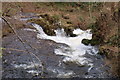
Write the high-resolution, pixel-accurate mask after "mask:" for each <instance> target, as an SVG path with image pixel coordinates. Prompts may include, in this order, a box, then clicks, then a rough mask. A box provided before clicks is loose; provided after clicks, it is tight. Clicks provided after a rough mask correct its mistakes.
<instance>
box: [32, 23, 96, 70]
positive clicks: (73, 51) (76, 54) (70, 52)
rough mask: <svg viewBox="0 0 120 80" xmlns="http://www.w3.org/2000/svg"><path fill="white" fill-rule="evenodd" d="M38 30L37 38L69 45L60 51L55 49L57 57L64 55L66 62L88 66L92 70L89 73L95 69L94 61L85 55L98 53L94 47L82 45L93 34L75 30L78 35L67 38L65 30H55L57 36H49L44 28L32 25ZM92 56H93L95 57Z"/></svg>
mask: <svg viewBox="0 0 120 80" xmlns="http://www.w3.org/2000/svg"><path fill="white" fill-rule="evenodd" d="M32 25H33V26H34V27H35V28H36V30H37V31H38V32H39V33H38V34H37V37H38V38H40V39H48V40H53V41H55V42H56V43H63V44H66V45H68V46H69V47H63V46H61V47H60V48H58V49H55V51H54V52H55V54H56V55H63V56H65V58H64V59H63V61H64V62H74V63H76V64H78V65H82V66H83V65H88V66H90V68H89V69H88V71H89V70H90V69H91V68H92V67H93V64H92V60H90V59H89V58H86V57H85V56H84V55H85V54H91V51H92V52H94V54H96V53H97V51H96V50H95V48H94V46H90V45H89V46H86V45H84V44H82V43H81V42H82V40H83V39H89V40H90V39H92V33H91V32H90V29H89V30H85V31H83V30H81V29H75V30H74V31H73V34H76V35H77V36H76V37H68V36H66V33H65V32H64V29H57V30H55V33H56V36H49V35H47V34H46V33H45V32H44V31H43V29H42V27H41V26H40V25H37V24H32ZM94 54H92V55H94Z"/></svg>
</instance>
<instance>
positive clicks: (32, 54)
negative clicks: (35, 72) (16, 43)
mask: <svg viewBox="0 0 120 80" xmlns="http://www.w3.org/2000/svg"><path fill="white" fill-rule="evenodd" d="M1 18H2V19H3V20H4V21H5V22H6V23H7V25H8V26H9V27H10V28H11V29H12V31H13V33H14V34H16V36H17V38H18V39H19V40H20V42H21V43H22V44H23V46H24V48H25V50H26V52H27V53H29V54H32V55H33V56H35V57H36V58H37V59H38V60H39V61H40V62H41V63H42V65H41V68H42V73H41V76H42V75H43V71H44V66H43V65H44V64H43V62H42V61H41V60H40V59H39V58H38V57H37V56H36V55H35V54H34V53H32V52H29V51H28V50H27V47H26V46H25V42H24V41H23V40H22V38H21V37H20V36H19V35H18V34H17V32H16V31H15V29H14V28H13V27H12V26H11V25H10V23H9V22H8V21H7V20H6V19H5V17H3V16H2V17H1ZM28 45H29V46H30V47H31V48H33V47H32V46H31V45H30V44H28ZM34 49H35V50H36V48H34ZM30 56H31V55H30ZM31 59H32V56H31ZM32 62H33V63H34V66H35V67H36V65H35V62H34V60H33V59H32ZM36 69H37V68H36Z"/></svg>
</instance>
